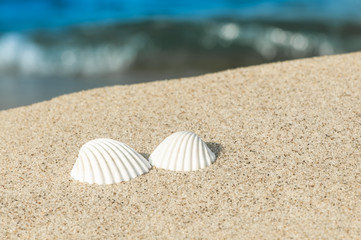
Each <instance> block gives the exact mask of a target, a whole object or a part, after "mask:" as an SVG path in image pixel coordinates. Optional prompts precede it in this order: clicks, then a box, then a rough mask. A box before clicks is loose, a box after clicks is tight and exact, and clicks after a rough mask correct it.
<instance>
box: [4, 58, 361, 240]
mask: <svg viewBox="0 0 361 240" xmlns="http://www.w3.org/2000/svg"><path fill="white" fill-rule="evenodd" d="M0 123H1V125H0V143H1V144H0V174H1V175H0V176H1V178H0V238H2V239H3V238H6V237H20V238H22V239H24V238H34V239H39V238H63V239H90V238H103V239H105V238H106V239H111V238H117V239H119V238H128V239H135V238H149V239H152V238H154V239H155V238H173V239H182V238H190V239H193V238H197V239H200V238H204V239H222V238H235V239H240V238H256V239H259V238H276V237H281V238H283V237H287V238H291V237H293V238H296V239H300V238H313V239H315V238H326V239H327V238H339V239H346V238H357V237H359V236H361V174H360V173H361V165H360V162H361V53H354V54H349V55H340V56H331V57H322V58H314V59H305V60H297V61H290V62H282V63H276V64H268V65H262V66H256V67H248V68H241V69H236V70H231V71H225V72H220V73H216V74H209V75H205V76H200V77H195V78H187V79H178V80H171V81H161V82H153V83H146V84H137V85H130V86H115V87H107V88H100V89H94V90H90V91H85V92H79V93H75V94H70V95H65V96H61V97H58V98H55V99H52V100H51V101H47V102H42V103H38V104H34V105H31V106H27V107H21V108H16V109H10V110H7V111H2V112H0ZM181 130H190V131H193V132H195V133H197V134H199V135H200V136H201V137H202V139H203V140H205V141H206V142H208V144H209V146H210V148H211V149H212V150H213V151H214V152H216V153H217V155H218V158H217V160H216V162H215V163H214V164H213V165H211V166H210V167H208V168H206V169H203V170H200V171H196V172H190V173H177V172H171V171H166V170H161V169H157V168H153V169H152V170H151V171H150V172H149V173H148V174H145V175H142V176H140V177H137V178H135V179H133V180H132V181H130V182H124V183H119V184H115V185H110V186H99V185H88V184H83V183H79V182H77V181H73V180H71V179H70V176H69V174H70V171H71V169H72V166H73V164H74V163H75V160H76V157H77V154H78V151H79V148H80V147H81V146H82V145H83V144H84V143H86V142H87V141H89V140H91V139H94V138H102V137H104V138H113V139H115V140H118V141H122V142H125V143H127V144H128V145H130V146H131V147H132V148H134V149H135V150H137V151H138V152H141V153H142V154H143V155H149V154H150V153H151V152H152V151H153V150H154V148H155V147H156V146H157V145H158V144H159V143H160V142H161V141H162V140H163V139H164V138H165V137H167V136H169V135H170V134H171V133H173V132H176V131H181Z"/></svg>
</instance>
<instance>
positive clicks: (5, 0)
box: [0, 0, 361, 31]
mask: <svg viewBox="0 0 361 240" xmlns="http://www.w3.org/2000/svg"><path fill="white" fill-rule="evenodd" d="M225 16H227V17H233V18H237V19H243V20H249V19H266V20H281V19H282V20H302V19H308V20H322V21H351V22H360V20H361V1H359V0H342V1H337V0H314V1H312V0H274V1H265V0H256V1H251V0H242V1H237V0H215V1H208V0H198V1H194V0H183V1H173V0H153V1H149V0H123V1H115V0H77V1H73V0H2V1H0V31H19V30H29V29H41V28H57V27H65V26H70V25H74V24H85V23H94V22H97V23H99V22H102V23H107V22H114V21H135V20H137V21H140V20H145V19H157V18H165V19H170V18H171V19H177V18H178V19H179V18H180V19H190V18H191V19H205V18H212V17H225Z"/></svg>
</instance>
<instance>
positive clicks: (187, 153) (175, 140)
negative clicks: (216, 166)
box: [149, 131, 216, 171]
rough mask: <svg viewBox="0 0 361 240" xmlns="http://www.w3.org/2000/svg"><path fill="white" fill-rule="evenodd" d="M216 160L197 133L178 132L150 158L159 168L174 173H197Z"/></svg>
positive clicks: (159, 146)
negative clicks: (196, 171)
mask: <svg viewBox="0 0 361 240" xmlns="http://www.w3.org/2000/svg"><path fill="white" fill-rule="evenodd" d="M215 160H216V156H215V154H214V153H213V152H212V151H211V150H210V149H209V148H208V146H207V145H206V143H205V142H203V140H202V139H201V138H200V137H199V136H198V135H197V134H195V133H192V132H187V131H183V132H176V133H173V134H172V135H170V136H169V137H167V138H166V139H164V141H163V142H161V143H160V144H159V145H158V147H157V148H156V149H155V150H154V152H153V153H152V154H151V155H150V157H149V162H150V164H152V165H153V166H156V167H158V168H164V169H168V170H172V171H195V170H198V169H202V168H205V167H208V166H209V165H211V164H212V163H213V162H214V161H215Z"/></svg>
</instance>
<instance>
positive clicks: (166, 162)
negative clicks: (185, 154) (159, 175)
mask: <svg viewBox="0 0 361 240" xmlns="http://www.w3.org/2000/svg"><path fill="white" fill-rule="evenodd" d="M179 135H182V134H179ZM178 138H179V137H175V136H174V137H172V138H171V141H170V142H169V144H167V145H168V147H167V148H166V149H165V151H164V152H165V154H164V157H163V158H161V160H163V161H162V162H161V164H160V166H159V167H160V168H164V169H167V168H168V165H169V162H170V161H169V160H170V159H171V158H170V157H171V155H172V150H173V148H174V145H175V144H176V143H177V140H178ZM167 145H164V146H167ZM163 148H164V147H163Z"/></svg>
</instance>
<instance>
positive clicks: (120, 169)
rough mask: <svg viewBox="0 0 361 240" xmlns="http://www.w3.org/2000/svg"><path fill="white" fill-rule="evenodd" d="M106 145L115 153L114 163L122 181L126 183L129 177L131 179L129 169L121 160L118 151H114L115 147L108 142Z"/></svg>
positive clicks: (105, 142)
mask: <svg viewBox="0 0 361 240" xmlns="http://www.w3.org/2000/svg"><path fill="white" fill-rule="evenodd" d="M104 145H106V146H107V147H108V148H109V150H110V151H111V152H112V153H113V154H112V156H113V159H114V163H115V165H116V166H117V169H118V172H119V175H120V179H121V181H126V179H127V177H129V179H130V174H129V172H128V170H127V168H126V167H125V165H124V163H123V162H122V161H121V160H120V159H119V156H118V153H117V151H116V150H114V146H113V145H112V144H111V143H109V141H107V140H105V141H104Z"/></svg>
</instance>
